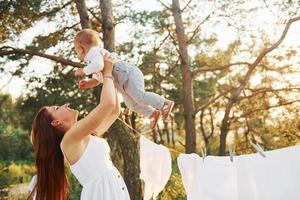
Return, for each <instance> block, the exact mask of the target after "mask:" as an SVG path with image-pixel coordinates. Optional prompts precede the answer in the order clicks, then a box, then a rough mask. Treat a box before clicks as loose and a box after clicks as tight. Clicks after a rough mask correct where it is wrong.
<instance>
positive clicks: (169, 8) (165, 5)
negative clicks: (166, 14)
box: [158, 0, 171, 10]
mask: <svg viewBox="0 0 300 200" xmlns="http://www.w3.org/2000/svg"><path fill="white" fill-rule="evenodd" d="M158 1H159V3H161V5H163V6H164V7H165V8H166V9H167V10H171V7H170V6H168V5H167V4H165V3H164V2H163V1H162V0H158Z"/></svg>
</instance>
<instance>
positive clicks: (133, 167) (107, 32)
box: [100, 0, 142, 200]
mask: <svg viewBox="0 0 300 200" xmlns="http://www.w3.org/2000/svg"><path fill="white" fill-rule="evenodd" d="M100 9H101V18H102V30H103V43H104V48H105V49H107V50H108V51H111V52H112V51H114V50H115V29H114V19H113V9H112V2H111V0H100ZM108 132H109V134H108V141H110V143H112V144H116V143H118V144H119V147H121V148H119V150H121V152H122V155H123V161H124V165H122V163H121V162H120V160H119V159H116V160H115V164H116V166H117V167H118V169H119V170H120V171H122V169H121V166H123V175H124V180H125V183H126V185H127V188H128V191H129V194H130V197H131V199H137V200H139V199H142V187H141V181H140V178H139V175H140V155H139V136H138V135H134V134H132V133H131V131H130V130H128V129H127V128H126V127H125V126H124V124H123V123H122V122H121V121H118V120H117V121H116V122H115V123H114V124H113V125H112V126H111V128H110V129H109V131H108ZM117 151H118V150H117ZM112 153H113V154H114V150H113V151H112Z"/></svg>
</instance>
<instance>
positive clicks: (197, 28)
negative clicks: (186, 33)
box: [187, 11, 215, 44]
mask: <svg viewBox="0 0 300 200" xmlns="http://www.w3.org/2000/svg"><path fill="white" fill-rule="evenodd" d="M214 12H215V11H213V12H212V13H210V14H209V15H207V17H205V19H204V20H203V21H201V22H200V23H199V24H198V26H197V27H196V28H195V30H194V31H192V33H193V34H192V36H191V37H190V39H188V40H187V43H188V44H190V43H191V41H192V40H193V39H194V38H195V37H196V35H197V33H199V31H200V27H201V25H202V24H204V23H205V22H206V21H207V20H208V19H209V18H210V16H211V15H212V14H213V13H214Z"/></svg>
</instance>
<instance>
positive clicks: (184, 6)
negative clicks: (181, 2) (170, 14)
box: [181, 0, 192, 12]
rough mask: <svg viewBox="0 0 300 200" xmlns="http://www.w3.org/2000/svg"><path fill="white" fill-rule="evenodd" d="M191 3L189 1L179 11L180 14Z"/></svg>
mask: <svg viewBox="0 0 300 200" xmlns="http://www.w3.org/2000/svg"><path fill="white" fill-rule="evenodd" d="M191 2H192V0H189V1H188V2H187V3H186V5H185V6H184V7H183V8H182V9H181V12H183V11H184V10H185V9H186V8H187V7H188V6H189V5H190V3H191Z"/></svg>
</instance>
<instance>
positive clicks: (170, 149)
mask: <svg viewBox="0 0 300 200" xmlns="http://www.w3.org/2000/svg"><path fill="white" fill-rule="evenodd" d="M118 120H119V121H121V122H122V123H123V124H124V125H125V126H126V127H127V128H129V129H131V130H132V131H134V132H135V133H137V134H139V135H142V132H139V131H138V130H136V129H134V128H133V127H132V126H131V125H130V124H128V123H127V122H125V121H124V120H123V119H121V118H120V117H118ZM148 132H152V130H149V131H144V132H143V134H146V133H148ZM167 148H168V149H169V151H172V152H174V153H178V154H182V153H183V152H180V151H177V150H176V149H173V148H170V147H167Z"/></svg>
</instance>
